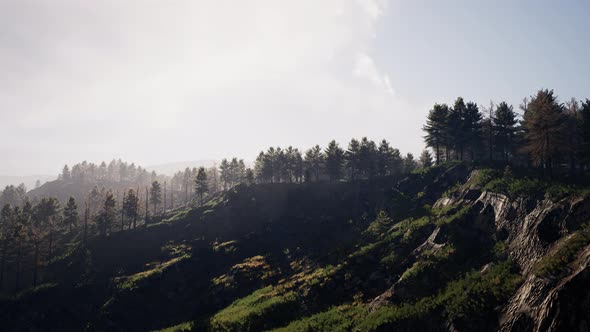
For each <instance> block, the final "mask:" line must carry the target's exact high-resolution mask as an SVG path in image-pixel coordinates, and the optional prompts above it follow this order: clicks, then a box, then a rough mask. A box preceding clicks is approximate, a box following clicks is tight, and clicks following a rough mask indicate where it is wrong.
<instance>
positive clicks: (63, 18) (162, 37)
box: [0, 0, 590, 175]
mask: <svg viewBox="0 0 590 332" xmlns="http://www.w3.org/2000/svg"><path fill="white" fill-rule="evenodd" d="M589 10H590V3H588V2H585V1H574V0H572V1H532V0H530V1H525V0H523V1H512V0H500V1H477V2H476V1H468V0H464V1H459V0H449V1H440V0H431V1H420V0H412V1H409V0H408V1H396V0H389V1H388V0H320V1H318V0H297V1H287V0H248V1H235V0H231V1H230V0H198V1H189V0H166V1H165V0H126V1H121V0H101V1H80V0H0V156H2V157H1V158H0V175H30V174H56V173H58V172H59V171H60V169H61V167H63V165H64V164H66V163H67V164H73V163H76V162H80V161H82V160H88V161H95V162H98V161H101V160H111V159H113V158H122V159H124V160H127V161H130V162H135V163H138V164H141V165H144V166H148V165H153V164H162V163H166V162H175V161H182V160H219V159H221V158H224V157H232V156H236V157H239V158H244V159H246V160H253V159H254V158H255V156H256V155H257V153H258V152H259V151H261V150H263V149H266V148H267V147H269V146H270V145H273V146H283V147H285V146H289V145H292V146H294V147H299V148H300V149H306V148H308V147H310V146H312V145H315V144H320V145H321V146H326V145H327V143H328V142H329V141H330V140H332V139H336V140H337V141H338V142H340V143H341V145H342V146H344V147H345V146H346V145H347V143H348V142H349V141H350V139H351V138H353V137H356V138H360V137H363V136H367V137H369V138H370V139H373V140H381V139H387V140H388V141H390V142H391V144H392V145H393V146H395V147H397V148H399V149H400V150H401V151H402V152H403V153H406V152H412V153H414V154H418V153H420V151H421V150H422V149H423V148H424V144H423V140H422V136H423V133H422V131H421V127H422V125H423V123H424V120H425V117H426V114H427V113H428V110H429V109H430V108H431V107H432V105H433V104H434V103H435V102H439V103H442V102H446V103H452V102H453V100H454V99H455V98H456V97H458V96H462V97H464V98H465V99H466V100H470V101H474V102H477V103H478V104H480V105H488V104H489V103H490V101H491V100H493V101H495V102H499V101H503V100H505V101H507V102H509V103H511V104H514V105H515V106H517V105H518V104H519V102H520V101H521V100H522V98H524V97H526V96H530V95H531V94H533V93H534V92H535V91H536V90H538V89H540V88H550V89H555V91H556V93H557V94H558V95H559V96H560V98H561V99H562V100H564V101H565V100H566V99H569V98H571V97H576V98H586V97H590V91H588V87H589V86H590V63H589V61H588V60H587V59H588V54H590V43H588V31H590V21H588V20H587V13H589V12H590V11H589Z"/></svg>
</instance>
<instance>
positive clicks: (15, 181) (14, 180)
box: [0, 174, 57, 190]
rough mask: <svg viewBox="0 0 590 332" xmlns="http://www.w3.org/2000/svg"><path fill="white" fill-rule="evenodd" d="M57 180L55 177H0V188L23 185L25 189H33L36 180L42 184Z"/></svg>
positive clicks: (44, 175)
mask: <svg viewBox="0 0 590 332" xmlns="http://www.w3.org/2000/svg"><path fill="white" fill-rule="evenodd" d="M55 179H57V175H47V174H43V175H23V176H19V175H0V188H2V189H3V188H4V187H6V186H10V185H14V186H18V185H19V184H21V183H24V184H25V186H26V187H27V189H29V190H30V189H33V188H35V183H36V182H37V180H39V181H40V182H41V184H44V183H45V182H47V181H53V180H55Z"/></svg>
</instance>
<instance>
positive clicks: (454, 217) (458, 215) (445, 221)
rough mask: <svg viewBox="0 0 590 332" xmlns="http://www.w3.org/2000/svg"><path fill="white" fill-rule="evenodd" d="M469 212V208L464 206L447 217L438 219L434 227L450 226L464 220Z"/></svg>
mask: <svg viewBox="0 0 590 332" xmlns="http://www.w3.org/2000/svg"><path fill="white" fill-rule="evenodd" d="M469 210H471V207H470V206H465V207H463V208H461V209H460V210H458V211H456V212H454V213H453V214H451V215H449V216H443V217H440V218H439V219H438V220H437V221H436V225H437V226H443V225H449V224H452V223H454V222H456V221H459V220H461V219H463V218H465V217H466V216H467V215H468V214H469Z"/></svg>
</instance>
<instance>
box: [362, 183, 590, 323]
mask: <svg viewBox="0 0 590 332" xmlns="http://www.w3.org/2000/svg"><path fill="white" fill-rule="evenodd" d="M476 172H477V171H475V172H474V173H472V174H471V176H470V178H469V179H468V180H467V182H466V184H464V185H463V186H461V187H460V188H459V189H457V190H456V191H455V192H454V193H452V194H451V195H450V197H443V198H440V199H438V200H437V201H436V203H435V204H434V205H433V206H434V207H435V208H439V209H444V208H446V207H450V206H454V207H457V208H458V209H460V208H464V207H469V210H470V214H469V217H468V218H469V223H468V224H467V225H468V226H467V227H468V228H469V229H466V230H465V232H473V234H475V235H476V236H479V237H482V239H481V240H482V241H485V240H486V239H485V238H487V239H489V238H490V237H493V238H494V240H497V241H504V244H505V245H506V248H507V251H508V256H509V257H510V259H511V260H512V261H514V262H515V263H516V264H517V265H518V267H519V269H520V273H521V274H522V276H523V282H522V284H521V286H520V287H519V288H518V290H517V291H516V292H515V293H514V295H513V296H512V297H511V298H510V299H509V301H508V302H507V303H506V304H505V305H504V306H503V307H502V308H498V312H499V326H498V329H499V330H500V331H590V287H588V286H589V285H590V266H589V265H590V245H587V246H586V247H584V248H583V249H582V250H580V251H579V252H578V253H577V258H576V259H575V260H574V261H573V262H571V263H569V265H568V266H567V267H566V268H565V270H566V272H565V276H559V277H554V276H548V277H542V276H537V275H536V274H535V272H536V271H535V267H536V265H537V263H538V262H539V260H540V259H542V258H543V257H544V256H546V255H550V254H551V253H553V252H555V251H556V250H557V248H558V247H559V244H560V243H561V242H563V241H567V240H568V239H569V238H570V237H571V236H572V234H573V233H574V232H576V231H577V230H579V229H580V227H581V226H582V224H584V223H586V222H588V221H590V198H588V197H575V196H568V197H566V198H563V199H561V200H559V201H556V202H554V201H551V200H550V199H547V198H531V197H513V198H511V197H509V196H507V195H504V194H500V193H494V192H486V191H482V190H481V188H479V187H477V185H472V184H470V183H472V182H475V181H471V180H472V179H473V177H474V176H475V173H476ZM444 242H445V234H444V230H441V227H437V228H436V229H435V230H434V231H433V232H432V234H431V235H430V236H429V237H428V239H427V240H426V241H424V243H422V244H421V245H420V246H418V247H417V248H416V249H415V250H414V251H413V252H412V255H411V256H412V257H417V256H419V255H420V253H421V252H423V251H424V250H437V249H440V248H442V247H444V245H445V243H444ZM564 264H567V263H564ZM488 267H489V266H488V265H484V266H482V267H481V271H485V270H486V269H487V268H488ZM405 288H406V286H405V285H404V282H403V280H398V281H397V282H396V283H395V284H394V285H393V286H392V287H391V288H390V289H388V290H387V291H386V292H384V293H383V294H381V295H380V296H378V297H376V298H375V299H374V300H373V301H372V302H371V304H370V308H371V310H376V309H377V308H379V307H381V306H383V305H388V304H392V303H395V302H396V299H397V298H398V297H404V294H405V293H407V291H406V289H405ZM438 329H443V330H451V331H453V330H457V331H458V330H461V329H458V328H457V327H456V326H455V324H454V322H452V321H451V322H447V324H446V325H445V326H444V327H443V326H439V327H438V328H435V330H438Z"/></svg>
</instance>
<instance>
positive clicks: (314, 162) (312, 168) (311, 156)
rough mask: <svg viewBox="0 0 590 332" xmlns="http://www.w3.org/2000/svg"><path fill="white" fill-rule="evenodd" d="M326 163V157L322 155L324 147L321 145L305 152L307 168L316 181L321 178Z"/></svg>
mask: <svg viewBox="0 0 590 332" xmlns="http://www.w3.org/2000/svg"><path fill="white" fill-rule="evenodd" d="M323 164H324V157H323V155H322V148H320V146H319V145H316V146H314V147H313V148H311V149H309V150H307V151H306V152H305V168H306V171H307V172H309V174H310V175H311V176H313V178H314V179H315V181H316V182H317V181H319V180H320V172H321V170H322V167H323Z"/></svg>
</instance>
